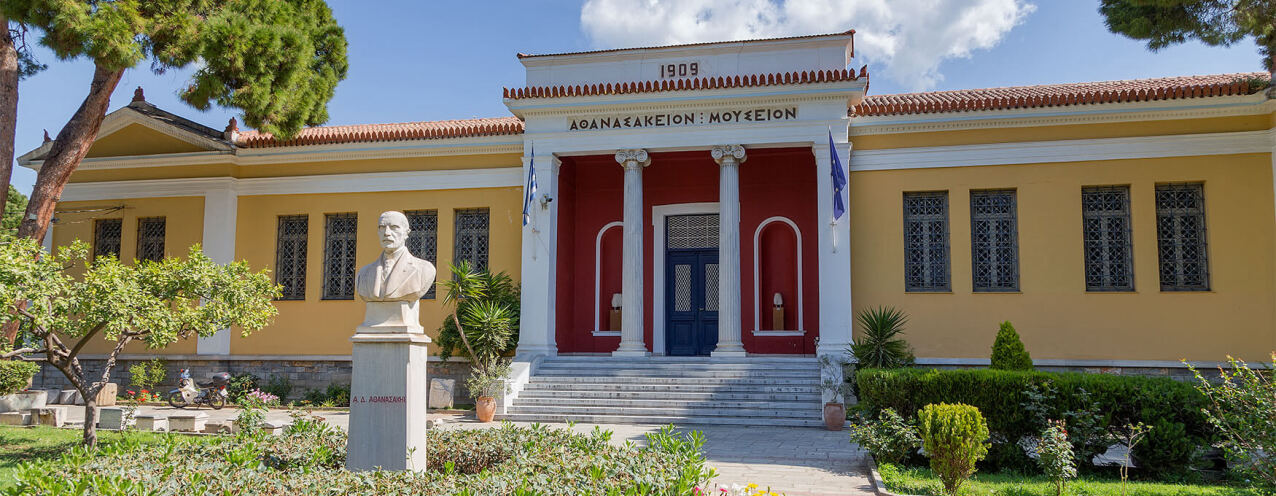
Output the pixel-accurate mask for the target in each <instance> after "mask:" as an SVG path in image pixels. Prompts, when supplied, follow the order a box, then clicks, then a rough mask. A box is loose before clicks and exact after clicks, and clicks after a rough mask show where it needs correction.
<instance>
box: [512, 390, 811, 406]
mask: <svg viewBox="0 0 1276 496" xmlns="http://www.w3.org/2000/svg"><path fill="white" fill-rule="evenodd" d="M523 398H529V399H530V398H537V399H557V398H572V399H603V400H606V399H615V400H678V401H717V400H721V401H773V402H774V401H786V402H787V401H793V402H798V401H806V402H812V403H816V402H819V401H820V394H819V393H767V392H758V391H753V390H749V391H742V392H722V391H711V392H701V393H685V392H672V391H667V390H659V391H581V390H570V391H566V390H537V389H531V390H528V389H525V390H523V391H522V392H521V393H519V395H518V399H520V400H521V399H523Z"/></svg>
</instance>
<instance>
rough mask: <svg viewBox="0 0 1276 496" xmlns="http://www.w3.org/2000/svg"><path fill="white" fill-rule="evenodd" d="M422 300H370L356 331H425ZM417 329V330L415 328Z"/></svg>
mask: <svg viewBox="0 0 1276 496" xmlns="http://www.w3.org/2000/svg"><path fill="white" fill-rule="evenodd" d="M418 305H420V300H411V301H369V302H367V310H366V311H365V313H364V315H363V323H362V324H359V327H358V328H357V329H355V331H354V332H355V333H356V334H358V333H401V332H417V333H421V332H425V331H424V330H423V329H422V328H421V311H420V310H418ZM414 329H415V330H414Z"/></svg>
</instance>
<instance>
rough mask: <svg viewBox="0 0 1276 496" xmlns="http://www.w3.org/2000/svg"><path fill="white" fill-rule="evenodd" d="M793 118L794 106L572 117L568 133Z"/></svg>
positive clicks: (795, 108)
mask: <svg viewBox="0 0 1276 496" xmlns="http://www.w3.org/2000/svg"><path fill="white" fill-rule="evenodd" d="M796 119H797V107H783V108H754V109H739V110H712V111H707V112H679V113H667V114H641V115H614V116H607V117H573V118H571V119H570V121H569V122H568V126H567V130H568V131H589V130H597V129H638V128H644V127H675V126H697V125H706V124H736V123H751V122H768V121H791V120H796Z"/></svg>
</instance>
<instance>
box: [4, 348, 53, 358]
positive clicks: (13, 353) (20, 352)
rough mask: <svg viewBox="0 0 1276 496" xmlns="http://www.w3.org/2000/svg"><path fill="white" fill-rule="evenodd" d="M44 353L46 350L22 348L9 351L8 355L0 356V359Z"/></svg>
mask: <svg viewBox="0 0 1276 496" xmlns="http://www.w3.org/2000/svg"><path fill="white" fill-rule="evenodd" d="M45 351H47V349H43V350H42V349H39V348H22V349H17V350H13V351H10V352H8V353H4V354H0V358H3V359H8V358H13V357H16V356H20V355H25V354H27V353H43V352H45Z"/></svg>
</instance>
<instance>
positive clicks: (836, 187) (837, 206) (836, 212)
mask: <svg viewBox="0 0 1276 496" xmlns="http://www.w3.org/2000/svg"><path fill="white" fill-rule="evenodd" d="M829 155H830V156H832V157H833V163H832V164H830V165H831V166H832V168H833V221H834V222H836V221H837V220H838V219H841V218H842V215H843V214H845V213H846V204H845V203H843V202H842V190H844V189H846V173H844V172H842V161H841V160H840V159H838V158H837V146H836V145H834V144H833V130H832V129H830V130H829Z"/></svg>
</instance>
